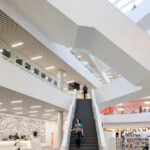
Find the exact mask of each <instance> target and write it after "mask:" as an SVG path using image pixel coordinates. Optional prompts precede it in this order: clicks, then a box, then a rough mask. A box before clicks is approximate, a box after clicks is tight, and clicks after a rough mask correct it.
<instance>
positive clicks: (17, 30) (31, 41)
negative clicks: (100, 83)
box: [0, 11, 93, 88]
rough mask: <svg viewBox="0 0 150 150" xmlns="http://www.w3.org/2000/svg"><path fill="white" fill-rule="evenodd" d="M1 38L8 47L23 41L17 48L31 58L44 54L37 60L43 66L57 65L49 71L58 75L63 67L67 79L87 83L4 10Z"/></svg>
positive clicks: (0, 25)
mask: <svg viewBox="0 0 150 150" xmlns="http://www.w3.org/2000/svg"><path fill="white" fill-rule="evenodd" d="M0 38H1V39H2V40H3V41H4V42H6V43H5V44H7V47H10V46H11V45H12V44H15V43H18V42H23V43H24V44H23V45H22V46H19V47H16V48H15V50H16V51H17V52H20V53H21V54H23V55H24V56H25V57H28V58H29V59H30V58H32V57H36V56H42V59H39V60H36V61H35V62H36V63H37V64H38V65H40V66H41V67H43V68H46V67H49V66H56V68H55V69H52V70H50V71H49V72H50V73H51V74H53V75H54V76H57V72H58V70H59V69H61V70H63V71H64V73H65V74H66V76H65V77H64V80H65V81H76V82H79V83H80V84H82V85H83V84H85V83H87V80H86V79H85V78H84V77H82V76H81V75H80V74H78V73H77V72H76V71H75V70H74V69H73V68H71V67H70V66H69V65H68V64H66V63H65V62H64V61H62V60H61V59H60V58H59V57H58V56H56V55H55V54H54V53H53V52H51V51H50V50H49V49H48V48H47V47H45V46H44V45H43V44H42V43H40V42H39V41H38V40H36V39H35V38H34V37H33V36H32V35H30V34H29V33H28V32H27V31H25V30H24V29H23V28H22V27H21V26H19V25H18V24H17V23H16V22H15V21H13V20H12V19H11V18H10V17H9V16H7V15H6V14H5V13H3V12H2V11H0ZM0 48H2V47H0ZM87 85H88V86H89V88H90V87H93V86H92V85H91V84H90V83H87Z"/></svg>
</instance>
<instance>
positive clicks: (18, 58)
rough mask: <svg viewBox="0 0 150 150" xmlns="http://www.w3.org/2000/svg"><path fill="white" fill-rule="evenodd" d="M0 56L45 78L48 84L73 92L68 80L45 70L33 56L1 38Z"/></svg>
mask: <svg viewBox="0 0 150 150" xmlns="http://www.w3.org/2000/svg"><path fill="white" fill-rule="evenodd" d="M0 56H1V57H2V58H3V59H5V60H8V61H9V62H11V63H13V64H15V65H16V66H18V67H19V68H21V69H23V70H25V71H27V72H29V73H30V74H32V75H34V76H35V77H37V78H39V79H41V80H43V81H44V82H46V83H47V84H50V85H52V86H54V87H55V88H57V89H60V90H62V91H64V92H66V93H68V94H70V93H71V92H69V91H68V84H67V83H66V82H64V81H61V80H59V79H58V78H57V77H55V76H54V75H53V74H51V73H50V72H49V71H47V70H45V68H43V67H42V66H40V65H39V64H37V63H36V62H35V61H33V60H31V58H28V57H26V56H25V55H23V54H22V53H21V52H19V50H16V49H15V48H12V47H11V46H10V45H9V44H7V43H6V42H5V41H4V40H2V39H0Z"/></svg>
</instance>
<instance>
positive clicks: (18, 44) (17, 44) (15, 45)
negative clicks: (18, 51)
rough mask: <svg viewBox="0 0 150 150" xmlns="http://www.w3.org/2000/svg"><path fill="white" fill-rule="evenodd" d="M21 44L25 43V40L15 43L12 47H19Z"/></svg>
mask: <svg viewBox="0 0 150 150" xmlns="http://www.w3.org/2000/svg"><path fill="white" fill-rule="evenodd" d="M21 45H23V42H19V43H16V44H13V45H12V46H11V47H17V46H21Z"/></svg>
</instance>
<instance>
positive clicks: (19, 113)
mask: <svg viewBox="0 0 150 150" xmlns="http://www.w3.org/2000/svg"><path fill="white" fill-rule="evenodd" d="M15 114H16V115H21V114H23V112H16V113H15Z"/></svg>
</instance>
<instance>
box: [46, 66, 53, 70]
mask: <svg viewBox="0 0 150 150" xmlns="http://www.w3.org/2000/svg"><path fill="white" fill-rule="evenodd" d="M54 68H55V66H50V67H46V68H45V70H51V69H54Z"/></svg>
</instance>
